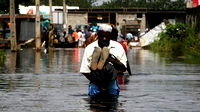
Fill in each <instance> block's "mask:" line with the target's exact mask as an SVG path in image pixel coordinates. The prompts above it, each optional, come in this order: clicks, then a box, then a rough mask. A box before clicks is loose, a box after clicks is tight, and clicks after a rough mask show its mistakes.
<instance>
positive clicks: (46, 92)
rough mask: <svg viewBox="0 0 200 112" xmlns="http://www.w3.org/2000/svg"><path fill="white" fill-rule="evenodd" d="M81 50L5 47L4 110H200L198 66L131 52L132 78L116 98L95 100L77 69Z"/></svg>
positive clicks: (1, 71) (1, 68)
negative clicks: (9, 48)
mask: <svg viewBox="0 0 200 112" xmlns="http://www.w3.org/2000/svg"><path fill="white" fill-rule="evenodd" d="M83 51H84V49H83V48H79V49H78V48H67V49H64V48H63V49H54V50H53V51H50V52H49V54H44V53H43V52H42V53H41V54H35V52H34V50H33V49H23V50H22V51H20V52H19V53H13V52H10V51H9V50H6V51H5V54H6V58H5V59H4V60H3V61H1V63H0V112H199V111H200V86H199V85H200V70H199V67H200V64H185V63H183V62H182V61H180V60H173V59H170V58H165V57H161V56H159V55H158V54H155V53H153V52H151V51H148V50H143V49H140V48H133V49H129V50H128V59H129V62H130V66H131V70H132V72H133V75H132V76H124V77H122V78H121V80H120V88H121V92H120V96H119V98H118V99H106V100H98V101H92V100H91V99H89V98H88V96H87V84H88V81H87V80H86V78H85V77H84V76H82V75H81V74H80V73H79V67H80V63H81V59H82V56H83Z"/></svg>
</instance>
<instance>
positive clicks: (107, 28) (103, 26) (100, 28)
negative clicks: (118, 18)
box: [99, 24, 112, 32]
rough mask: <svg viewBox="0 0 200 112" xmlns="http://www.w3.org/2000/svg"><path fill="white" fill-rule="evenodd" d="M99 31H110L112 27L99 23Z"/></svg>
mask: <svg viewBox="0 0 200 112" xmlns="http://www.w3.org/2000/svg"><path fill="white" fill-rule="evenodd" d="M99 31H105V32H111V31H112V27H111V26H110V25H108V24H100V25H99Z"/></svg>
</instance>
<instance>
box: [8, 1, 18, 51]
mask: <svg viewBox="0 0 200 112" xmlns="http://www.w3.org/2000/svg"><path fill="white" fill-rule="evenodd" d="M10 35H11V37H10V38H11V39H10V43H11V51H17V40H16V23H15V0H10Z"/></svg>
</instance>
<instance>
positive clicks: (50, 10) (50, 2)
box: [49, 0, 53, 23]
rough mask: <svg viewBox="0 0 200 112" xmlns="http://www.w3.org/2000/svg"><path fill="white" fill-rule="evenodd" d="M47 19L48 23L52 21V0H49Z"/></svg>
mask: <svg viewBox="0 0 200 112" xmlns="http://www.w3.org/2000/svg"><path fill="white" fill-rule="evenodd" d="M49 19H50V23H53V15H52V0H49Z"/></svg>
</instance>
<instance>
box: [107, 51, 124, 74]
mask: <svg viewBox="0 0 200 112" xmlns="http://www.w3.org/2000/svg"><path fill="white" fill-rule="evenodd" d="M107 61H108V62H111V63H112V64H113V66H114V67H115V69H116V70H120V71H123V72H125V71H126V67H125V65H124V64H123V63H121V62H120V61H119V60H118V59H117V58H116V57H115V56H114V55H112V54H110V55H109V57H108V59H107Z"/></svg>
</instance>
